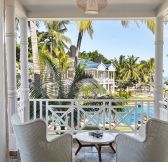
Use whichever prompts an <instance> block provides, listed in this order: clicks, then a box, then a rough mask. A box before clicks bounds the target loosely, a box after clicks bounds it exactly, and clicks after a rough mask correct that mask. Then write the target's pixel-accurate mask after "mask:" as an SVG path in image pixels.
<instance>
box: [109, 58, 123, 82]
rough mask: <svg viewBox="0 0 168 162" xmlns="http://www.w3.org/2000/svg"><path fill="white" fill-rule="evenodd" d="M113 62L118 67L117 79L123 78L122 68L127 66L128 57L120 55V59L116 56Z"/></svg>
mask: <svg viewBox="0 0 168 162" xmlns="http://www.w3.org/2000/svg"><path fill="white" fill-rule="evenodd" d="M111 63H112V64H113V66H114V67H115V69H116V79H117V80H122V73H121V72H122V69H124V67H125V63H126V58H125V56H124V55H120V56H119V59H118V60H117V59H116V58H114V59H113V60H112V61H111Z"/></svg>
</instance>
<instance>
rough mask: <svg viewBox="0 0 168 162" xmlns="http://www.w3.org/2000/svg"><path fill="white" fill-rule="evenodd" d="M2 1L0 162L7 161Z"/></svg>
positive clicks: (1, 14)
mask: <svg viewBox="0 0 168 162" xmlns="http://www.w3.org/2000/svg"><path fill="white" fill-rule="evenodd" d="M4 2H5V1H4V0H0V104H1V105H0V161H2V162H7V161H8V154H9V152H8V119H7V104H6V102H7V96H6V91H7V90H6V89H7V88H6V63H5V59H6V57H5V50H4V42H5V41H4V26H5V25H4V24H5V22H4Z"/></svg>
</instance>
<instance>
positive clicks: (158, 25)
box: [154, 17, 163, 118]
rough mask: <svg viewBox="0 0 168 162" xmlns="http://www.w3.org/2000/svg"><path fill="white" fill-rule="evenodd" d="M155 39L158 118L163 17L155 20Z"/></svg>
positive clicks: (161, 69) (161, 75) (160, 91)
mask: <svg viewBox="0 0 168 162" xmlns="http://www.w3.org/2000/svg"><path fill="white" fill-rule="evenodd" d="M155 39H156V40H155V78H154V100H155V101H154V112H155V117H156V118H159V115H160V113H159V101H160V100H162V97H163V17H157V18H156V36H155Z"/></svg>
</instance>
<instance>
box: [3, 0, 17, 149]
mask: <svg viewBox="0 0 168 162" xmlns="http://www.w3.org/2000/svg"><path fill="white" fill-rule="evenodd" d="M5 2H6V17H5V18H6V21H5V22H6V25H5V27H6V31H5V32H6V33H5V39H6V40H5V41H6V56H7V82H8V112H9V131H10V138H9V144H10V149H11V150H12V149H15V147H16V143H15V137H14V134H13V131H12V126H11V124H10V123H11V122H10V120H11V116H12V114H14V113H15V112H16V101H17V99H16V98H17V93H16V35H15V29H16V27H15V0H6V1H5Z"/></svg>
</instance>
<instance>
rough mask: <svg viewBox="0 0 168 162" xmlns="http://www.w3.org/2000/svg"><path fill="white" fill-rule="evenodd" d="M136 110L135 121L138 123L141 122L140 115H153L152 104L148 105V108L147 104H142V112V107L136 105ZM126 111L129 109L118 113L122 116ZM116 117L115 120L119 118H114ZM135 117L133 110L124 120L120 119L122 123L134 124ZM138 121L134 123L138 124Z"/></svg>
mask: <svg viewBox="0 0 168 162" xmlns="http://www.w3.org/2000/svg"><path fill="white" fill-rule="evenodd" d="M136 111H137V121H138V123H140V122H141V117H142V116H143V117H154V105H150V106H149V108H148V106H147V105H144V106H143V112H142V107H141V106H137V108H136ZM128 112H129V110H126V111H125V113H124V112H123V114H122V113H120V115H121V116H122V117H124V116H125V115H126V114H127V113H128ZM116 119H117V121H118V120H121V119H120V118H116ZM135 119H136V117H135V111H133V112H132V113H131V115H129V116H128V117H127V118H126V119H125V120H124V121H122V123H123V124H131V125H133V124H135ZM138 123H136V124H138Z"/></svg>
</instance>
